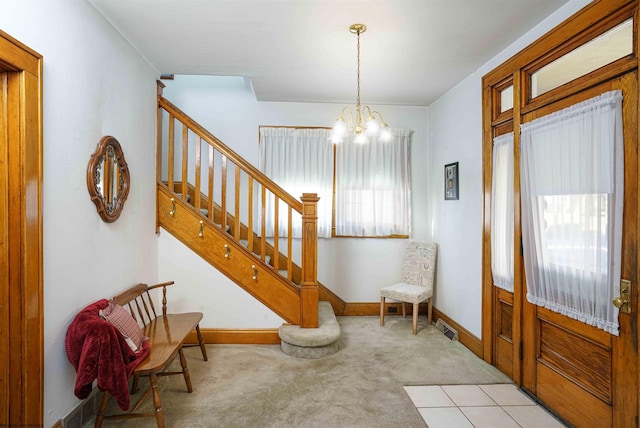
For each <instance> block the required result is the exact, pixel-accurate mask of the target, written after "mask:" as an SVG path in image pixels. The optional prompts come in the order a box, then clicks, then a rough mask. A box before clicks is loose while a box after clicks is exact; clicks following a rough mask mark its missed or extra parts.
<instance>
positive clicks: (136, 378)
mask: <svg viewBox="0 0 640 428" xmlns="http://www.w3.org/2000/svg"><path fill="white" fill-rule="evenodd" d="M139 380H140V375H139V374H137V373H134V375H133V383H132V384H131V394H135V393H136V392H138V381H139Z"/></svg>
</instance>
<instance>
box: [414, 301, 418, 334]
mask: <svg viewBox="0 0 640 428" xmlns="http://www.w3.org/2000/svg"><path fill="white" fill-rule="evenodd" d="M418 305H419V304H418V303H414V304H413V334H414V335H415V334H418Z"/></svg>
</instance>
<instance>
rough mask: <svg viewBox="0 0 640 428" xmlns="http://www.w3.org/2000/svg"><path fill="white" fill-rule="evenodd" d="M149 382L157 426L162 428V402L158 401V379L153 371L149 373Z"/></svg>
mask: <svg viewBox="0 0 640 428" xmlns="http://www.w3.org/2000/svg"><path fill="white" fill-rule="evenodd" d="M149 383H151V391H152V392H153V407H154V408H155V409H156V423H157V424H158V428H164V413H163V412H162V402H161V401H160V392H159V391H158V380H157V378H156V374H155V373H151V374H150V375H149Z"/></svg>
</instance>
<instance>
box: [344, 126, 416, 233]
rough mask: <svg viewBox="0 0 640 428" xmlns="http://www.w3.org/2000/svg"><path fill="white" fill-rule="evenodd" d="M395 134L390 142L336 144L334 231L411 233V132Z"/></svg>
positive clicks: (394, 130)
mask: <svg viewBox="0 0 640 428" xmlns="http://www.w3.org/2000/svg"><path fill="white" fill-rule="evenodd" d="M391 133H392V139H391V141H389V142H383V141H380V140H375V139H373V138H372V139H370V140H369V142H368V143H366V144H355V143H354V142H353V139H352V138H351V139H349V140H347V141H344V142H343V143H340V144H338V145H337V147H336V235H338V236H389V235H394V234H397V235H409V234H410V233H411V168H410V162H411V156H410V142H411V130H409V129H399V128H393V129H391Z"/></svg>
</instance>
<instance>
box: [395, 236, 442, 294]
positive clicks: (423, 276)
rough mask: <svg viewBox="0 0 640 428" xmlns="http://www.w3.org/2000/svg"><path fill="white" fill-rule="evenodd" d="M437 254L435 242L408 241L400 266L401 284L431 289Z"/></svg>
mask: <svg viewBox="0 0 640 428" xmlns="http://www.w3.org/2000/svg"><path fill="white" fill-rule="evenodd" d="M437 253H438V244H436V243H435V242H423V241H409V242H408V243H407V249H406V251H405V255H404V262H403V264H402V282H404V283H407V284H412V285H419V286H422V287H426V288H431V289H433V280H434V277H435V272H436V254H437Z"/></svg>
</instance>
